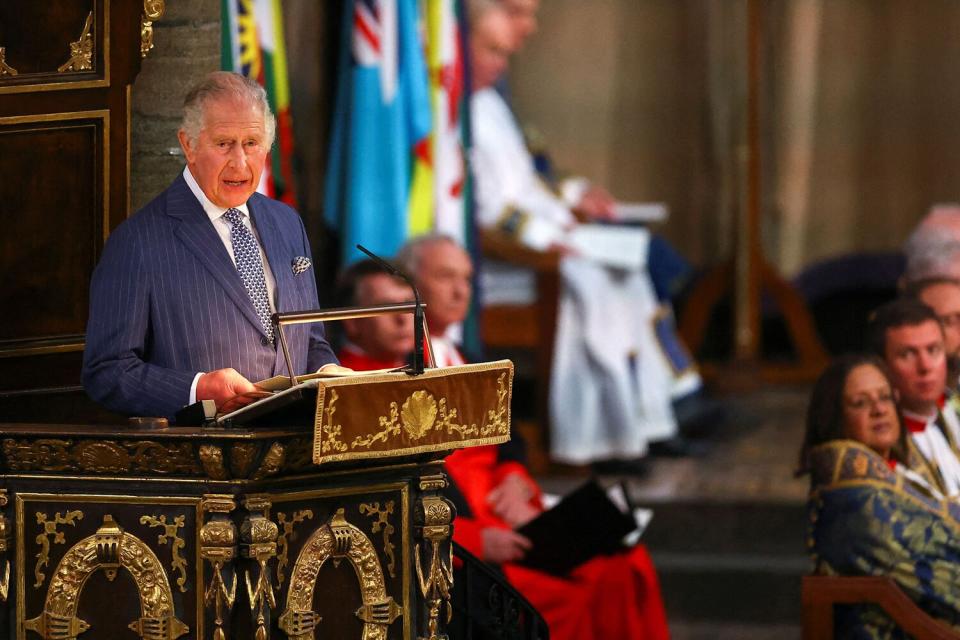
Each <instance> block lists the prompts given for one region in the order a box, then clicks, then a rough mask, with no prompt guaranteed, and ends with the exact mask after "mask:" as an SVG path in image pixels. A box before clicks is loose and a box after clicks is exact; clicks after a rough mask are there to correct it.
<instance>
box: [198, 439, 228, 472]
mask: <svg viewBox="0 0 960 640" xmlns="http://www.w3.org/2000/svg"><path fill="white" fill-rule="evenodd" d="M200 463H201V464H203V470H204V471H206V472H207V475H208V476H210V477H211V478H213V479H214V480H226V479H227V478H228V477H229V476H228V474H227V468H226V467H225V466H224V464H223V449H221V448H220V447H218V446H216V445H213V444H203V445H200Z"/></svg>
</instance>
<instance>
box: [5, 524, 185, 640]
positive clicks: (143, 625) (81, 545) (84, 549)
mask: <svg viewBox="0 0 960 640" xmlns="http://www.w3.org/2000/svg"><path fill="white" fill-rule="evenodd" d="M119 568H123V569H125V570H127V572H129V573H130V576H131V578H133V582H134V584H135V585H136V587H137V593H138V594H139V596H140V618H138V619H137V620H134V621H133V622H131V623H130V625H129V628H130V629H131V630H133V631H134V632H136V633H137V634H138V635H139V636H140V637H141V638H144V640H174V639H175V638H179V637H180V636H182V635H184V634H186V633H188V632H189V631H190V629H189V627H187V625H185V624H184V623H183V622H181V621H180V620H178V619H177V618H176V617H175V616H174V605H173V594H172V592H171V590H170V582H169V580H168V579H167V574H166V572H165V571H164V569H163V565H161V563H160V560H159V559H158V558H157V556H156V555H154V553H153V551H151V550H150V547H148V546H147V545H146V544H145V543H144V542H143V541H142V540H140V539H139V538H137V537H136V536H134V535H131V534H129V533H125V532H124V531H123V529H122V528H120V526H119V525H118V524H117V523H116V522H115V521H114V519H113V517H112V516H110V515H109V514H108V515H105V516H104V518H103V525H102V526H101V527H100V528H99V529H97V532H96V533H95V534H94V535H92V536H89V537H87V538H84V539H83V540H81V541H80V542H78V543H76V544H75V545H73V546H72V547H71V548H70V549H69V550H68V551H67V552H66V553H65V554H64V556H63V559H61V560H60V564H58V565H57V569H56V571H55V572H54V575H53V577H52V578H51V579H50V586H49V587H48V589H47V597H46V600H45V602H44V608H43V613H41V614H40V615H39V616H37V617H36V618H33V619H31V620H27V621H25V622H24V623H23V626H24V628H25V629H26V630H28V631H33V632H34V633H36V634H38V635H39V636H40V637H41V638H44V639H46V640H54V639H56V640H60V639H67V638H75V637H76V636H77V635H79V634H81V633H83V632H84V631H86V630H88V629H89V628H90V625H89V624H88V623H86V622H84V621H83V620H80V619H79V618H77V605H78V603H79V601H80V592H81V591H82V590H83V586H84V584H86V582H87V580H88V579H89V577H90V575H91V574H92V573H94V572H95V571H98V570H100V569H103V570H104V571H106V572H107V575H108V577H109V576H110V574H111V572H112V573H113V575H114V576H115V575H116V571H117V569H119ZM111 579H112V578H111Z"/></svg>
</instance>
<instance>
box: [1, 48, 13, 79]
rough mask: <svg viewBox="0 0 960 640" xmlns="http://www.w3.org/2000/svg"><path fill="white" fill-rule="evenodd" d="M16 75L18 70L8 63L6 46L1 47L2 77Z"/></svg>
mask: <svg viewBox="0 0 960 640" xmlns="http://www.w3.org/2000/svg"><path fill="white" fill-rule="evenodd" d="M15 75H17V70H16V69H14V68H13V67H11V66H10V65H8V64H7V49H6V47H0V77H2V76H15Z"/></svg>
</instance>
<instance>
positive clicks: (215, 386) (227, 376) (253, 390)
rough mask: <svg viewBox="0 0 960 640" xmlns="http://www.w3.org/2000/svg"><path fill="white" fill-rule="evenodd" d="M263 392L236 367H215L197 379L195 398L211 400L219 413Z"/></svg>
mask: <svg viewBox="0 0 960 640" xmlns="http://www.w3.org/2000/svg"><path fill="white" fill-rule="evenodd" d="M265 393H266V392H264V391H261V390H260V389H258V388H257V387H256V386H255V385H254V384H253V383H252V382H250V381H249V380H247V379H246V378H244V377H243V376H242V375H240V374H239V373H238V372H237V370H236V369H217V370H216V371H211V372H209V373H205V374H203V375H202V376H200V379H199V380H197V400H213V401H214V402H215V403H216V404H217V410H218V411H220V412H221V413H229V412H230V411H233V410H235V409H239V408H240V407H242V406H244V405H247V404H250V403H251V402H253V401H254V400H256V399H257V398H258V397H261V396H262V395H264V394H265Z"/></svg>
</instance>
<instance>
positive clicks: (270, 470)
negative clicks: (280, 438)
mask: <svg viewBox="0 0 960 640" xmlns="http://www.w3.org/2000/svg"><path fill="white" fill-rule="evenodd" d="M286 453H287V450H286V447H284V446H283V445H282V444H280V443H279V442H274V443H273V444H272V445H270V449H269V450H268V451H267V453H266V454H265V455H264V456H263V462H261V463H260V468H259V469H257V472H256V473H254V474H253V479H254V480H262V479H264V478H268V477H270V476H272V475H276V474H277V473H279V472H280V468H281V467H282V466H283V460H284V458H285V457H286Z"/></svg>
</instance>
